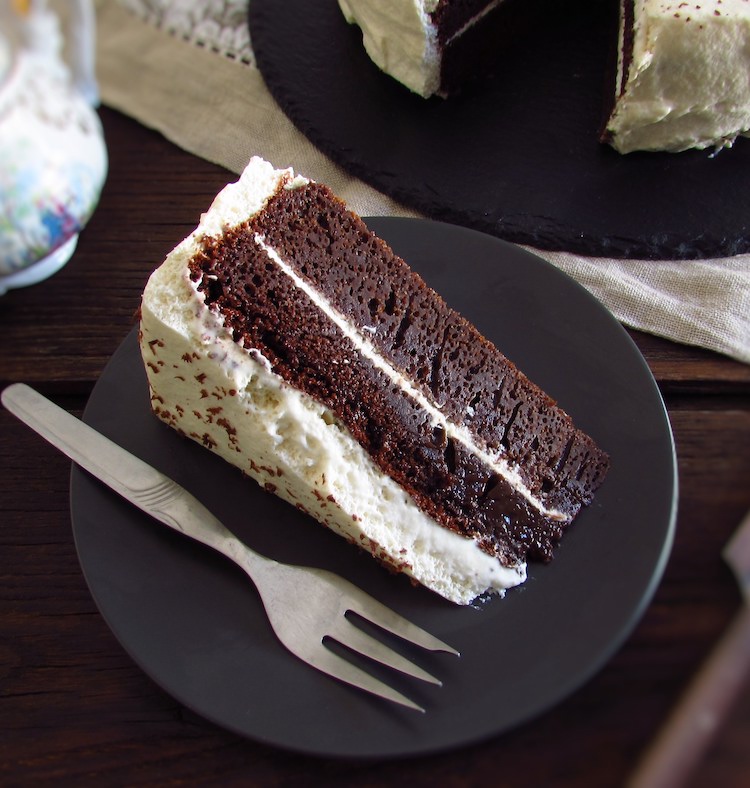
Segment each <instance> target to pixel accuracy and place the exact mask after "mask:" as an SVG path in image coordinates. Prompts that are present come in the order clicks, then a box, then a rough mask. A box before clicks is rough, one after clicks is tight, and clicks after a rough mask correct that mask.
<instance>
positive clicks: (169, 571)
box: [71, 218, 676, 757]
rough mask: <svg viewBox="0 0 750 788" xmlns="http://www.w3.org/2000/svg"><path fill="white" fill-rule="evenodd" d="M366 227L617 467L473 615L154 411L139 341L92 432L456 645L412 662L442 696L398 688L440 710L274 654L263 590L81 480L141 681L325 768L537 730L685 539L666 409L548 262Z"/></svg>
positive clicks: (90, 411) (238, 522)
mask: <svg viewBox="0 0 750 788" xmlns="http://www.w3.org/2000/svg"><path fill="white" fill-rule="evenodd" d="M368 223H369V224H370V226H371V227H372V228H373V229H374V230H375V231H376V232H377V233H378V234H380V235H381V236H382V237H384V238H385V239H386V240H387V241H389V242H390V243H391V244H392V245H393V247H394V248H395V249H396V251H397V252H399V253H400V254H402V255H403V256H405V257H406V259H407V260H409V261H410V263H411V264H412V266H413V267H414V268H415V269H416V270H417V271H419V272H420V273H421V274H422V275H423V276H424V277H425V278H426V280H427V281H428V283H429V284H431V285H432V286H433V287H435V288H436V289H437V290H438V291H439V292H441V293H442V294H444V296H445V297H446V298H447V300H448V301H449V303H451V304H452V305H453V306H454V307H456V308H458V309H459V310H460V311H461V312H462V313H463V314H464V315H466V316H467V317H469V318H470V319H472V320H473V321H474V322H475V323H476V325H477V326H478V327H479V328H480V330H481V331H482V332H483V333H485V334H486V336H488V337H489V338H490V339H492V340H493V341H494V342H495V343H496V344H497V345H498V346H499V347H500V348H502V349H503V350H504V351H505V352H506V353H507V355H509V356H510V357H511V358H512V359H514V360H515V361H516V362H517V363H518V364H519V365H520V367H521V368H522V369H524V370H525V371H526V372H527V373H528V374H529V375H530V376H531V377H532V379H534V380H536V381H537V382H538V383H539V384H540V385H542V386H543V387H544V388H545V389H546V390H547V391H548V392H549V393H550V394H551V395H552V396H554V397H556V398H557V399H558V400H559V402H560V403H561V405H562V406H563V407H565V408H566V409H567V410H568V411H569V412H570V413H571V414H572V416H573V417H574V419H575V420H576V421H577V423H578V424H579V425H580V426H581V427H582V428H583V429H585V430H587V431H589V432H590V434H592V435H593V436H594V437H595V439H596V440H597V441H598V442H599V443H600V444H601V446H603V447H604V448H605V449H606V450H607V451H608V452H609V453H610V455H611V458H612V468H611V471H610V474H609V476H608V478H607V480H606V482H605V484H604V486H603V487H602V488H601V490H600V492H599V494H598V496H597V499H596V501H595V502H594V504H593V505H592V506H591V507H590V508H589V509H587V510H586V511H584V512H583V514H582V515H581V516H580V518H579V520H578V521H577V522H576V523H575V525H574V526H573V527H572V529H571V530H570V532H569V533H568V535H567V536H566V538H565V539H564V541H563V544H562V545H561V546H560V548H559V550H558V553H557V557H556V559H555V560H554V561H553V562H552V563H551V564H550V565H548V566H532V567H531V568H530V572H529V579H528V581H527V582H526V584H525V585H523V586H521V587H520V588H518V589H514V590H513V591H511V592H509V593H508V594H507V596H506V597H505V599H494V600H493V601H491V602H488V603H484V604H480V605H478V606H476V607H466V608H462V607H457V606H454V605H452V604H450V603H449V602H446V601H444V600H442V599H441V598H439V597H437V596H436V595H434V594H432V593H430V592H428V591H426V590H424V589H422V588H414V587H412V586H411V585H410V583H409V582H408V580H407V579H406V578H405V577H403V576H395V575H392V574H390V573H388V572H387V571H385V570H384V569H382V568H381V567H380V566H379V565H378V564H377V563H376V562H375V561H373V560H372V559H371V558H369V557H368V556H366V555H364V554H363V553H360V552H358V551H357V550H356V549H355V548H354V547H352V546H350V545H349V544H347V543H346V542H345V541H344V540H342V539H340V538H339V537H336V536H334V535H333V534H332V533H330V532H329V531H327V530H326V529H324V528H323V527H321V526H320V525H318V524H317V523H316V522H314V521H313V520H311V519H309V518H307V517H305V516H304V515H302V514H300V513H299V512H298V511H296V510H294V509H292V508H291V507H289V506H288V505H287V504H285V503H283V502H282V501H281V500H279V499H277V498H276V497H275V496H273V495H270V494H267V493H265V492H263V491H262V490H261V489H260V488H259V487H257V486H256V485H255V484H254V483H253V482H251V481H249V480H247V479H246V478H244V477H243V476H242V475H241V474H240V473H239V472H238V471H237V470H236V469H234V468H233V467H231V466H229V465H227V464H225V463H224V462H223V461H222V460H220V459H219V458H217V457H215V456H214V455H212V454H211V453H210V452H209V451H207V450H205V449H203V448H202V447H200V446H198V445H197V444H195V443H193V442H192V441H189V440H187V439H183V438H181V437H179V436H178V435H177V434H176V433H175V432H173V431H172V430H170V429H169V428H168V427H166V426H164V425H162V424H161V423H160V422H158V421H157V419H156V418H155V417H153V416H152V415H151V413H150V411H149V406H148V394H147V388H146V381H145V376H144V374H143V371H142V366H141V361H140V356H139V353H138V349H137V343H136V336H135V332H133V333H132V334H131V335H130V336H129V337H128V338H127V339H126V340H125V342H124V343H123V345H122V346H121V347H120V349H119V350H118V351H117V353H116V354H115V355H114V357H113V358H112V360H111V362H110V363H109V365H108V366H107V368H106V370H105V372H104V373H103V374H102V376H101V379H100V380H99V381H98V383H97V385H96V387H95V389H94V391H93V393H92V395H91V398H90V401H89V403H88V406H87V408H86V412H85V416H84V419H85V421H87V422H88V423H89V424H91V425H93V426H94V427H96V428H97V429H99V430H100V431H102V432H104V433H105V434H107V435H109V436H110V437H112V438H113V439H114V440H115V441H117V442H118V443H120V444H122V445H123V446H125V447H126V448H128V449H130V450H131V451H133V452H134V453H135V454H137V455H139V456H141V457H143V458H144V459H146V460H147V461H149V462H150V463H152V464H153V465H155V466H156V467H157V468H159V469H160V470H162V471H164V472H165V473H167V474H168V475H170V476H172V477H173V478H174V479H176V480H177V481H178V482H179V483H181V484H183V485H184V486H185V487H187V489H188V490H190V491H191V492H193V493H194V494H195V495H197V496H198V497H199V498H200V499H201V500H202V501H203V502H204V503H205V504H206V505H207V506H208V507H209V508H210V509H211V510H212V511H213V512H214V513H215V514H216V515H217V516H218V517H219V518H220V519H221V520H223V521H224V522H225V524H226V525H227V526H228V527H229V528H231V529H232V530H234V531H235V532H236V533H237V534H238V535H239V536H240V537H241V538H243V539H244V540H245V541H246V542H247V543H248V544H249V545H250V546H251V547H254V548H256V549H257V550H259V551H260V552H262V553H265V554H266V555H269V556H271V557H273V558H276V559H280V560H283V561H290V562H295V563H305V564H312V565H315V566H322V567H326V568H329V569H332V570H334V571H336V572H338V573H339V574H341V575H344V576H345V577H347V578H349V579H351V580H353V581H354V582H356V583H357V584H359V585H360V586H362V587H363V588H364V589H365V590H367V591H368V592H370V593H372V594H373V595H374V596H375V597H377V598H379V599H381V600H382V601H384V602H385V603H386V604H388V605H391V606H392V607H394V608H395V609H397V610H399V611H400V612H401V613H403V614H405V615H406V616H408V617H410V618H412V619H413V620H414V621H416V622H417V623H419V624H421V625H422V626H425V627H426V628H427V629H429V630H432V631H433V632H434V633H435V634H436V635H438V636H439V637H441V638H443V639H445V640H446V641H447V642H449V643H451V644H452V645H453V646H455V647H456V648H458V649H459V650H460V651H461V654H462V656H461V657H460V658H459V659H456V658H454V657H451V656H448V655H429V656H427V655H419V654H418V655H417V657H418V658H419V660H420V661H421V662H422V664H423V665H425V666H426V667H427V668H428V669H430V670H432V671H434V672H435V673H436V674H437V675H438V676H440V677H441V678H442V679H443V680H444V686H443V687H442V688H436V687H431V686H427V685H420V684H419V683H418V682H410V681H405V680H398V679H397V684H398V685H399V686H400V687H402V689H405V690H406V691H407V693H408V694H410V695H412V696H413V697H414V698H415V699H416V700H417V701H419V702H421V703H422V704H424V706H425V707H426V709H427V713H426V714H419V713H416V712H412V711H408V710H405V709H401V708H398V707H395V706H392V705H390V704H388V703H386V702H384V701H380V700H378V699H375V698H372V697H369V696H367V695H365V694H363V693H360V692H358V691H356V690H353V689H351V688H349V687H347V686H344V685H341V684H339V683H338V682H336V681H334V680H332V679H330V678H328V677H326V676H324V675H322V674H320V673H318V672H316V671H314V670H313V669H311V668H309V667H307V666H306V665H305V664H303V663H302V662H299V661H298V660H296V659H295V658H294V657H292V656H291V655H290V654H289V653H287V652H286V651H285V650H284V648H283V647H282V646H280V645H279V644H278V642H277V641H276V640H275V638H274V635H273V634H272V632H271V630H270V628H269V625H268V623H267V620H266V617H265V614H264V613H263V610H262V608H261V604H260V601H259V598H258V596H257V593H256V591H255V589H254V588H253V586H252V584H251V583H250V581H249V580H247V579H246V578H245V576H244V575H243V574H242V573H241V572H240V571H239V570H237V569H236V567H235V566H234V565H233V564H231V563H228V562H227V561H226V560H225V559H223V558H222V557H221V556H219V555H217V554H214V553H212V552H211V551H210V550H208V549H207V548H204V547H202V546H201V545H198V544H196V543H193V542H191V541H190V540H188V539H187V538H186V537H183V536H181V535H179V534H177V533H175V532H173V531H170V530H169V529H167V528H165V527H164V526H162V525H160V524H158V523H157V522H155V521H152V520H150V519H149V518H148V517H146V516H145V515H141V513H140V512H139V511H137V510H136V509H134V508H132V507H131V506H129V505H128V504H127V503H125V502H124V501H122V500H120V499H119V498H118V497H117V496H116V495H115V494H113V493H111V492H110V491H109V490H108V489H106V488H104V487H103V486H102V485H100V484H99V483H97V482H95V481H93V480H92V479H91V478H90V477H88V476H87V475H86V474H85V473H83V472H81V471H79V470H78V469H74V471H73V474H72V486H71V499H72V518H73V527H74V533H75V540H76V545H77V549H78V552H79V556H80V561H81V565H82V567H83V571H84V573H85V576H86V579H87V581H88V584H89V587H90V589H91V592H92V594H93V596H94V599H95V601H96V603H97V605H98V607H99V609H100V610H101V612H102V615H103V616H104V618H105V619H106V621H107V623H108V624H109V626H110V627H111V629H112V631H113V632H114V634H115V635H116V637H117V638H118V639H119V641H120V642H121V643H122V645H123V646H124V648H125V649H126V650H127V651H128V652H129V654H130V655H131V656H132V658H133V659H134V660H135V661H136V662H137V663H138V664H139V665H140V666H141V667H142V668H143V670H144V671H145V672H146V673H147V674H148V675H149V676H151V677H152V678H153V680H154V681H156V682H157V683H158V684H159V685H160V686H161V687H163V688H164V689H165V690H166V691H167V692H168V693H170V694H171V695H172V696H173V697H175V698H176V699H177V700H179V701H180V702H181V703H183V704H184V705H185V706H187V707H190V708H191V709H193V710H194V711H196V712H197V713H198V714H200V715H203V716H204V717H205V718H207V719H209V720H212V721H214V722H215V723H217V724H218V725H221V726H223V727H225V728H227V729H229V730H231V731H234V732H237V733H240V734H242V735H245V736H248V737H250V738H252V739H256V740H259V741H263V742H268V743H272V744H274V745H279V746H282V747H285V748H289V749H292V750H297V751H302V752H307V753H315V754H320V755H328V756H336V755H342V756H367V757H388V756H396V755H405V754H417V753H426V752H431V751H437V750H441V749H444V748H448V747H454V746H457V745H461V744H464V743H468V742H474V741H477V740H480V739H482V738H485V737H489V736H492V735H494V734H497V733H500V732H501V731H504V730H507V729H509V728H511V727H513V726H516V725H518V724H519V723H521V722H524V721H526V720H529V719H531V718H533V717H535V716H536V715H538V714H540V713H541V712H543V711H544V710H546V709H548V708H549V707H550V706H552V705H553V704H555V703H557V702H558V701H560V700H561V699H563V698H564V697H566V696H567V695H569V694H570V693H571V692H572V691H574V690H575V689H576V688H577V687H579V686H580V685H581V684H582V683H583V682H585V681H586V680H587V679H588V678H590V677H591V676H592V675H593V674H594V673H595V672H596V671H597V670H598V669H599V668H600V667H602V666H603V664H604V663H605V662H606V661H607V659H608V658H609V657H610V656H611V655H612V654H613V652H614V651H615V650H616V649H617V648H618V647H619V646H620V644H621V643H622V642H623V640H624V638H625V637H626V636H627V635H628V634H629V632H630V631H631V628H632V627H633V626H634V625H635V623H636V621H637V620H638V619H639V617H640V615H641V613H642V611H643V610H644V607H645V606H646V604H647V603H648V601H649V599H650V598H651V595H652V593H653V591H654V589H655V586H656V584H657V582H658V581H659V579H660V577H661V573H662V570H663V567H664V564H665V562H666V559H667V555H668V552H669V548H670V545H671V540H672V531H673V523H674V513H675V496H676V481H675V458H674V450H673V443H672V436H671V431H670V427H669V423H668V420H667V417H666V414H665V410H664V407H663V404H662V401H661V398H660V396H659V393H658V390H657V388H656V385H655V383H654V380H653V378H652V376H651V374H650V372H649V370H648V368H647V366H646V364H645V362H644V361H643V358H642V357H641V355H640V354H639V352H638V351H637V349H636V348H635V346H634V345H633V343H632V342H631V340H630V338H629V337H628V335H627V334H626V332H625V331H624V330H623V329H622V328H621V326H620V325H619V324H618V323H617V322H616V321H615V320H614V318H613V317H612V316H611V315H610V314H609V313H608V312H607V311H606V310H605V309H604V308H603V307H602V306H601V305H600V304H599V303H598V302H597V301H596V300H595V299H593V298H592V297H591V296H590V295H589V294H588V293H587V292H586V291H584V290H583V289H582V288H581V287H580V286H578V285H577V284H576V283H575V282H573V281H572V280H571V279H569V278H567V277H566V276H565V275H563V274H561V273H560V272H558V271H557V269H555V268H553V267H551V266H550V265H548V264H547V263H545V262H544V261H542V260H540V259H539V258H537V257H535V256H533V255H530V254H528V253H526V252H524V251H522V250H519V249H517V248H516V247H513V246H511V245H509V244H506V243H505V242H503V241H500V240H498V239H496V238H492V237H490V236H487V235H484V234H481V233H477V232H475V231H473V230H467V229H465V228H459V227H454V226H450V225H445V224H440V223H434V222H429V221H418V220H408V219H394V218H385V219H384V218H378V219H372V220H369V222H368Z"/></svg>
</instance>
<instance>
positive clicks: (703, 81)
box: [339, 0, 750, 153]
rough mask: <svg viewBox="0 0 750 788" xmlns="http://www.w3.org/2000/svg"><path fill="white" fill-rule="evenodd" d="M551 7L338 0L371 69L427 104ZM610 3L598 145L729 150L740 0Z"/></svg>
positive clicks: (483, 67) (743, 49)
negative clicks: (608, 74) (608, 61)
mask: <svg viewBox="0 0 750 788" xmlns="http://www.w3.org/2000/svg"><path fill="white" fill-rule="evenodd" d="M607 1H608V2H612V3H614V2H615V0H607ZM555 5H556V6H557V11H558V12H559V8H560V6H561V5H562V4H560V3H553V4H550V3H549V0H339V6H340V7H341V10H342V13H343V14H344V17H345V18H346V20H347V21H348V22H350V23H353V24H356V25H358V26H359V27H360V28H361V30H362V40H363V45H364V47H365V49H366V51H367V53H368V55H369V56H370V58H371V59H372V60H373V62H374V63H375V64H376V65H377V66H378V67H379V68H380V69H382V70H383V71H384V72H385V73H387V74H390V75H391V76H392V77H394V79H397V80H398V81H399V82H401V83H402V84H404V85H405V86H406V87H408V88H409V89H410V90H411V91H413V92H415V93H418V94H419V95H421V96H423V97H425V98H428V97H430V96H433V95H438V96H442V97H447V96H450V95H452V94H455V93H457V92H459V91H460V90H461V89H462V88H463V87H464V86H465V85H466V84H467V83H469V82H471V81H474V80H476V79H479V78H481V77H482V76H483V74H484V73H485V72H486V71H488V70H490V71H494V70H496V69H501V68H502V53H503V51H504V49H505V47H506V45H507V42H509V41H512V40H513V39H514V38H517V37H519V36H520V37H521V38H523V37H524V36H530V35H533V34H534V31H535V30H537V29H538V27H539V26H540V25H544V24H554V15H553V14H551V13H550V12H551V11H552V9H554V6H555ZM568 6H569V8H568V11H567V13H571V14H575V13H584V12H583V11H577V9H576V6H575V3H573V4H568ZM619 7H620V11H619V18H620V25H619V36H617V32H616V31H615V30H613V35H612V52H613V53H614V56H613V60H615V61H616V65H615V67H614V68H613V69H612V70H613V75H612V79H611V81H610V85H611V93H610V94H609V95H608V96H607V97H606V103H605V106H606V108H607V120H606V124H605V129H604V132H603V134H602V135H601V139H602V141H604V142H607V143H609V144H611V145H612V146H613V147H614V148H615V149H616V150H617V151H619V152H620V153H631V152H633V151H636V150H647V151H670V152H679V151H683V150H687V149H690V148H697V149H703V148H710V147H714V148H721V147H729V146H731V145H732V144H733V142H734V141H735V139H736V138H737V137H738V136H739V135H747V134H748V133H750V3H748V2H747V0H690V1H689V2H688V1H687V0H619ZM602 84H604V74H603V75H602ZM595 131H596V129H592V135H593V133H594V132H595Z"/></svg>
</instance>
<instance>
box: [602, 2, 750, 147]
mask: <svg viewBox="0 0 750 788" xmlns="http://www.w3.org/2000/svg"><path fill="white" fill-rule="evenodd" d="M630 1H631V0H623V2H630ZM633 14H634V16H633V52H632V60H631V62H630V64H629V67H628V66H627V64H623V61H622V58H623V44H624V37H625V31H624V26H623V25H624V19H625V16H624V13H623V10H622V8H621V23H620V61H619V63H618V74H617V86H616V88H615V90H616V104H615V108H614V111H613V113H612V115H611V117H610V119H609V122H608V123H607V131H608V132H609V133H610V135H611V136H612V140H611V144H612V145H613V146H614V147H615V148H616V149H617V150H618V151H620V152H621V153H629V152H631V151H634V150H666V151H674V152H676V151H682V150H687V149H688V148H698V149H702V148H708V147H724V146H731V145H732V143H733V142H734V140H735V139H736V138H737V136H738V135H741V134H745V133H746V132H748V130H749V129H750V1H749V0H681V1H680V0H669V2H667V1H666V0H635V3H634V6H633Z"/></svg>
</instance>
